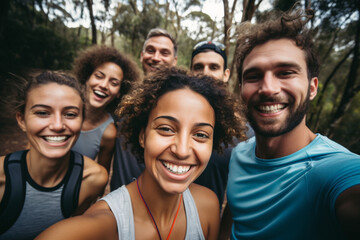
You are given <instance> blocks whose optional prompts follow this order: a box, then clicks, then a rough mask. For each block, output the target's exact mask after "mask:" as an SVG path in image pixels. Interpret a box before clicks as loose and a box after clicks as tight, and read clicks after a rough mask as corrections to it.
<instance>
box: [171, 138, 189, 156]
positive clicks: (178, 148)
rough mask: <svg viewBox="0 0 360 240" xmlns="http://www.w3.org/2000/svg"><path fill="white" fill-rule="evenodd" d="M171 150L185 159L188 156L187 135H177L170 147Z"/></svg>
mask: <svg viewBox="0 0 360 240" xmlns="http://www.w3.org/2000/svg"><path fill="white" fill-rule="evenodd" d="M170 149H171V152H172V153H173V154H174V155H175V156H176V157H177V158H178V159H179V160H185V159H187V158H188V157H189V156H190V152H191V146H190V140H189V138H188V137H187V136H184V134H183V135H182V136H178V137H176V140H175V142H174V144H172V145H171V147H170Z"/></svg>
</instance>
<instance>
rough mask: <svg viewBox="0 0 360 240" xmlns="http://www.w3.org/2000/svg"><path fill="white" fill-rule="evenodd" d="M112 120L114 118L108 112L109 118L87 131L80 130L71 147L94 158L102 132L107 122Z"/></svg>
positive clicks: (107, 124)
mask: <svg viewBox="0 0 360 240" xmlns="http://www.w3.org/2000/svg"><path fill="white" fill-rule="evenodd" d="M113 122H114V120H113V118H112V117H111V115H110V114H109V118H108V119H107V120H106V121H105V122H104V123H102V124H101V125H100V126H98V127H97V128H94V129H91V130H89V131H81V132H80V136H79V138H78V140H77V141H76V143H75V145H74V146H73V147H72V150H73V151H76V152H79V153H81V154H82V155H85V156H87V157H89V158H91V159H93V160H94V159H95V158H96V156H97V154H98V152H99V149H100V143H101V138H102V136H103V134H104V131H105V129H106V128H107V127H108V126H109V124H110V123H113Z"/></svg>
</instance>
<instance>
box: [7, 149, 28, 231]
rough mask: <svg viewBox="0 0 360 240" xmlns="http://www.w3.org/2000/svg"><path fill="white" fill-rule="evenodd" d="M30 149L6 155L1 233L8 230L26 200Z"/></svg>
mask: <svg viewBox="0 0 360 240" xmlns="http://www.w3.org/2000/svg"><path fill="white" fill-rule="evenodd" d="M27 152H28V150H23V151H18V152H14V153H10V154H8V155H6V157H5V161H4V172H5V177H6V182H5V192H4V196H3V199H2V201H1V204H0V234H2V233H4V232H6V231H7V230H8V229H9V228H10V227H11V226H12V225H13V224H14V223H15V221H16V220H17V218H18V217H19V215H20V213H21V210H22V208H23V205H24V201H25V191H26V189H25V187H26V185H25V169H24V166H23V165H22V164H21V162H22V161H25V164H26V153H27Z"/></svg>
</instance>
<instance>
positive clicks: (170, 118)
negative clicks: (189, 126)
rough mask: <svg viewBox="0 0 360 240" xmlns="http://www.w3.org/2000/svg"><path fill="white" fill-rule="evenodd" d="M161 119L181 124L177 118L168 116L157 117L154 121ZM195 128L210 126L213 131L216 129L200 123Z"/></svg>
mask: <svg viewBox="0 0 360 240" xmlns="http://www.w3.org/2000/svg"><path fill="white" fill-rule="evenodd" d="M159 118H165V119H168V120H170V121H172V122H175V123H179V120H177V119H176V118H174V117H172V116H167V115H164V116H159V117H156V118H154V121H155V120H157V119H159ZM195 126H199V127H200V126H209V127H211V128H212V129H214V126H213V125H211V124H210V123H202V122H200V123H196V124H195Z"/></svg>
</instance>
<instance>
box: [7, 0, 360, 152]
mask: <svg viewBox="0 0 360 240" xmlns="http://www.w3.org/2000/svg"><path fill="white" fill-rule="evenodd" d="M215 2H216V3H217V6H220V7H219V9H216V10H215V11H218V12H219V11H220V12H222V13H223V14H222V15H223V17H222V18H220V19H219V18H216V17H215V16H212V14H206V13H205V12H203V11H202V9H204V7H205V6H204V4H206V2H205V0H184V1H176V0H1V1H0V70H1V76H4V75H3V73H5V72H12V73H15V74H19V75H22V74H24V73H26V71H28V70H32V69H52V70H59V69H62V70H70V69H71V68H72V62H73V59H74V58H75V57H76V55H77V53H78V52H79V51H81V50H82V49H84V48H87V47H89V46H91V45H96V44H97V45H101V44H105V45H110V46H114V47H116V48H117V49H119V50H120V51H122V52H125V53H127V54H129V55H131V56H132V57H133V59H134V60H136V61H137V62H138V64H139V67H140V63H139V56H140V52H141V50H142V45H143V43H144V39H145V37H146V34H147V33H148V31H149V30H150V29H151V28H154V27H162V28H165V29H167V30H168V31H169V32H170V33H171V34H173V36H174V37H175V38H176V40H177V42H178V49H179V51H178V65H179V66H183V67H187V68H188V66H189V64H190V56H191V52H192V46H194V45H195V44H196V43H197V42H199V41H201V40H210V39H213V40H217V41H219V42H222V43H224V44H225V46H226V50H227V55H228V58H229V67H230V68H231V73H232V76H231V79H230V84H229V89H230V91H233V92H235V93H236V94H238V84H237V82H236V71H235V66H234V63H233V61H232V59H233V58H234V49H235V47H236V46H235V45H236V37H237V33H236V29H237V26H238V25H239V24H241V22H244V21H251V22H254V23H255V22H262V21H266V20H267V19H269V18H270V17H271V16H272V15H273V13H274V12H276V11H279V10H281V11H287V10H289V9H290V8H292V7H293V6H294V4H295V2H296V1H293V0H243V1H238V0H232V1H229V0H222V1H221V0H215ZM297 3H298V4H297V7H299V8H304V9H305V8H306V7H309V6H310V7H311V8H312V9H313V10H314V12H315V18H314V19H313V21H311V23H309V26H308V27H309V28H310V29H311V31H312V32H313V36H314V39H315V44H316V48H317V51H318V57H319V60H320V63H321V68H320V78H319V80H320V83H319V89H318V96H317V97H316V99H315V100H314V101H312V105H311V108H310V111H309V113H308V115H307V118H308V119H307V121H308V125H309V127H310V128H311V129H312V130H313V131H314V132H319V133H321V134H324V135H326V136H328V137H329V138H331V139H333V140H335V141H337V142H339V143H340V144H342V145H344V146H345V147H347V148H349V149H350V150H351V151H354V152H356V153H358V154H360V128H359V125H358V124H359V123H360V94H359V91H360V77H359V76H358V75H359V74H360V72H359V68H360V66H359V62H360V61H359V60H360V57H359V50H360V46H359V41H360V0H318V1H310V0H305V1H304V0H302V1H297ZM264 4H267V5H268V7H267V8H266V9H265V10H264V8H261V6H263V5H264ZM6 81H9V79H7V78H4V77H2V78H0V94H1V98H5V97H6V96H8V95H9V94H11V92H12V91H14V90H13V89H9V88H7V87H5V86H6V85H7V84H6ZM0 112H1V114H0V120H1V121H0V123H4V122H7V121H4V119H5V120H6V119H14V116H13V115H9V114H7V113H6V111H5V110H4V109H3V108H1V109H0ZM6 127H7V126H1V129H4V128H6Z"/></svg>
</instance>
